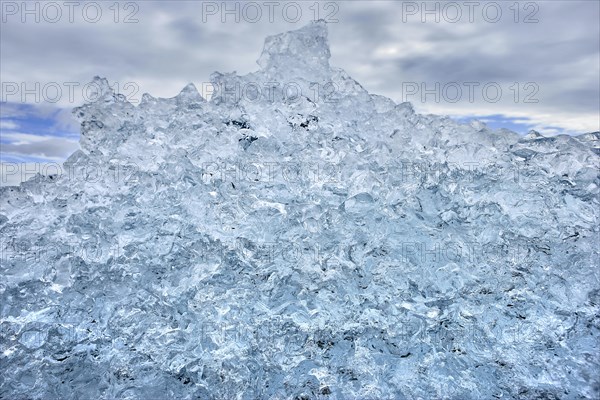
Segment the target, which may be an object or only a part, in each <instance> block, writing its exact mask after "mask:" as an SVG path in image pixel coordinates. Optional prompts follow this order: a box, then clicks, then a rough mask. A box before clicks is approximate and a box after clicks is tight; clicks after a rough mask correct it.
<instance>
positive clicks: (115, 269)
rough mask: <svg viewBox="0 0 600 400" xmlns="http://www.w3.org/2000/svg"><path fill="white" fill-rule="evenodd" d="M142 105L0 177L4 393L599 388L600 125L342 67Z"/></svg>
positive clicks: (516, 393)
mask: <svg viewBox="0 0 600 400" xmlns="http://www.w3.org/2000/svg"><path fill="white" fill-rule="evenodd" d="M329 56H330V53H329V48H328V44H327V29H326V26H325V25H324V23H322V22H316V23H312V24H310V25H309V26H306V27H304V28H302V29H299V30H296V31H293V32H288V33H285V34H281V35H277V36H273V37H269V38H268V39H267V40H266V42H265V47H264V51H263V54H262V56H261V57H260V60H259V65H260V70H259V71H258V72H255V73H251V74H249V75H245V76H238V75H236V74H218V73H215V74H214V75H213V77H212V80H213V84H214V86H215V93H214V94H213V96H212V98H211V99H210V101H206V100H205V99H203V98H202V97H201V96H200V95H199V93H198V92H197V90H196V89H195V87H194V86H193V85H189V86H186V87H185V88H184V90H183V91H182V92H181V94H179V95H178V96H176V97H174V98H172V99H157V98H153V97H151V96H149V95H144V97H143V100H142V102H141V104H139V105H138V106H134V105H132V104H130V103H128V102H127V101H126V100H125V98H124V97H123V96H122V95H118V94H115V93H113V92H112V91H111V90H110V88H109V86H108V83H107V81H106V80H103V79H99V78H98V79H97V80H96V81H95V82H96V84H97V85H98V87H99V88H100V89H101V90H99V98H98V99H97V101H95V102H93V103H90V104H86V105H84V106H82V107H79V108H77V109H76V110H75V111H74V112H75V113H76V115H77V116H78V117H79V118H80V120H81V121H82V123H81V142H80V143H81V150H80V151H77V152H76V153H75V154H73V155H72V156H71V157H70V158H69V159H68V160H67V162H66V163H65V165H64V168H63V170H62V173H61V174H60V175H51V176H38V177H36V178H35V179H31V180H30V181H27V182H25V183H23V184H21V185H20V187H5V188H2V189H1V200H0V202H1V214H0V232H1V235H2V243H1V245H2V264H1V267H0V274H1V276H2V281H1V283H0V324H1V325H0V333H1V336H0V369H1V370H2V373H1V374H0V398H2V399H25V398H28V399H29V398H32V399H54V398H56V399H59V398H60V399H80V398H102V399H112V398H119V399H140V400H147V399H167V398H177V399H192V398H194V399H195V398H199V399H255V398H260V399H280V398H281V399H283V398H290V399H292V398H293V399H314V398H324V399H325V398H331V399H419V398H420V399H433V398H456V399H470V398H473V399H488V398H520V399H541V398H544V399H548V398H573V399H574V398H592V397H595V396H598V395H599V393H600V379H599V378H598V377H599V376H600V374H599V373H598V372H599V371H600V360H599V355H600V352H599V342H598V340H599V337H600V334H599V333H600V332H599V327H600V322H599V317H598V316H599V305H600V284H599V269H598V266H599V263H598V256H599V255H598V238H599V228H598V226H599V224H598V221H599V218H598V209H599V207H598V206H599V204H598V203H599V200H598V193H599V186H600V183H599V175H598V167H599V161H600V157H599V154H600V151H599V147H600V146H599V143H600V134H599V133H591V134H586V135H580V136H556V137H543V136H541V135H539V134H537V133H535V132H531V133H530V134H529V135H527V136H524V137H523V136H519V135H518V134H516V133H514V132H511V131H508V130H499V131H496V130H491V129H488V128H487V127H486V126H485V125H484V124H481V123H472V124H461V123H458V122H455V121H453V120H451V119H449V118H442V117H437V116H430V115H427V116H425V115H419V114H416V113H415V112H414V111H413V109H412V107H411V105H410V104H408V103H403V104H395V103H394V102H393V101H392V100H390V99H387V98H384V97H381V96H377V95H372V94H369V93H368V92H367V91H366V90H365V89H363V87H361V85H360V84H358V83H357V82H356V81H354V80H353V79H352V78H351V77H349V76H348V75H347V74H346V73H345V72H344V71H343V70H341V69H336V68H331V67H330V66H329Z"/></svg>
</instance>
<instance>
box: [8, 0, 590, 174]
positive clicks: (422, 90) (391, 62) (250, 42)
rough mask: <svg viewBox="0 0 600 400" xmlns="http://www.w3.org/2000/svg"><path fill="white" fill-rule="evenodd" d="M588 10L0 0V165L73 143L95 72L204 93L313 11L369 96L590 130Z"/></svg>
mask: <svg viewBox="0 0 600 400" xmlns="http://www.w3.org/2000/svg"><path fill="white" fill-rule="evenodd" d="M599 4H600V2H598V1H596V0H592V1H572V0H568V1H560V0H550V1H535V2H533V1H531V2H529V1H520V2H518V3H517V2H516V1H496V2H491V1H473V2H466V1H465V2H462V1H457V2H446V1H444V2H421V1H419V2H411V1H340V2H315V1H296V2H278V1H257V2H234V1H227V2H224V1H168V2H166V1H165V2H158V1H131V2H119V3H117V4H116V5H115V2H113V1H107V2H101V1H99V2H84V1H81V2H79V1H75V2H71V3H68V2H67V3H65V2H63V1H57V2H52V1H49V2H48V1H43V2H34V1H30V2H27V3H23V2H21V1H2V2H1V13H2V15H1V18H2V21H1V25H0V26H1V28H0V29H1V32H0V49H1V50H0V52H1V54H0V78H1V82H2V88H1V90H2V92H1V98H0V101H1V102H2V103H1V114H0V117H1V119H0V129H1V138H0V144H1V151H0V157H1V161H2V163H3V168H4V167H5V166H6V164H14V163H43V162H60V161H62V160H64V159H65V158H66V157H67V156H68V155H70V154H71V153H72V152H73V151H74V150H75V149H77V148H78V145H77V141H78V138H79V133H78V126H77V124H76V123H75V121H74V120H73V119H72V117H71V109H72V108H73V107H75V106H77V105H79V104H81V103H82V102H83V101H84V100H85V99H86V98H89V97H90V85H89V83H90V82H91V80H92V78H93V76H95V75H100V76H103V77H106V78H107V79H108V80H109V82H111V84H113V85H114V87H116V88H117V89H118V90H119V92H121V93H123V94H124V95H126V96H127V97H128V98H129V99H130V100H131V101H132V102H136V101H139V99H140V98H141V95H142V94H143V93H145V92H148V93H150V94H152V95H153V96H155V97H172V96H175V95H176V94H177V93H178V92H179V91H180V90H181V89H182V88H183V87H184V86H185V85H186V84H187V83H189V82H193V83H194V84H195V85H196V87H198V88H199V89H200V90H201V91H203V92H204V93H205V94H207V95H208V93H209V92H210V86H209V85H208V84H207V82H209V76H210V74H211V73H212V72H214V71H220V72H231V71H237V72H238V73H239V74H245V73H248V72H252V71H254V70H256V69H257V68H258V66H257V65H256V60H257V59H258V57H259V55H260V52H261V50H262V45H263V41H264V38H265V37H266V36H268V35H273V34H277V33H280V32H283V31H287V30H292V29H297V28H300V27H302V26H303V25H305V24H307V23H308V22H309V21H311V20H314V19H319V18H320V19H325V20H326V21H327V22H328V25H329V42H330V46H331V52H332V57H331V64H332V65H333V66H336V67H341V68H343V69H345V70H346V71H347V72H348V73H349V74H350V75H351V76H352V77H353V78H354V79H356V80H357V81H359V82H360V83H361V84H362V85H363V86H364V87H365V88H366V89H367V90H369V91H370V92H372V93H377V94H382V95H385V96H388V97H390V98H392V99H393V100H394V101H396V102H402V101H410V102H412V103H413V104H414V106H415V109H416V110H417V111H419V112H423V113H435V114H445V115H450V116H452V117H454V118H457V119H460V120H468V119H471V118H477V119H480V120H483V121H486V122H487V123H488V125H489V126H491V127H494V128H499V127H506V128H509V129H512V130H515V131H517V132H520V133H526V132H527V131H528V130H529V129H536V130H538V131H540V132H542V133H544V134H547V135H554V134H559V133H566V134H578V133H583V132H589V131H596V130H599V129H600V127H599V125H600V121H599V118H600V117H599V114H598V110H599V108H600V43H599V37H600V27H599V21H600V8H599ZM10 168H12V167H10ZM3 180H4V178H3ZM3 183H5V182H3Z"/></svg>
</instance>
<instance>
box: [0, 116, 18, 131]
mask: <svg viewBox="0 0 600 400" xmlns="http://www.w3.org/2000/svg"><path fill="white" fill-rule="evenodd" d="M18 127H19V125H18V124H17V123H16V122H14V121H11V120H9V119H4V118H2V119H0V129H17V128H18Z"/></svg>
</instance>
